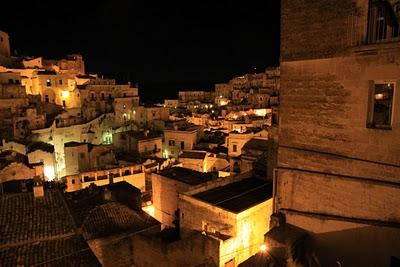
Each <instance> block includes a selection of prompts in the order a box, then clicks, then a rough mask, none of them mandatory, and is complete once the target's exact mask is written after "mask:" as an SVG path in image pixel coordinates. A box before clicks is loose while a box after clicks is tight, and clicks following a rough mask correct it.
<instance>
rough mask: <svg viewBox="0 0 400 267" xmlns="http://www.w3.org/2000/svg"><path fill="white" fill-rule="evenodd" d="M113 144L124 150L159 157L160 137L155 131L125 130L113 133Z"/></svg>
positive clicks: (160, 148)
mask: <svg viewBox="0 0 400 267" xmlns="http://www.w3.org/2000/svg"><path fill="white" fill-rule="evenodd" d="M113 146H114V147H115V148H117V149H119V150H121V151H124V152H136V153H138V154H140V155H143V156H151V155H152V156H157V157H161V153H162V152H161V150H162V138H161V135H160V134H158V133H156V132H150V131H148V130H146V131H126V132H118V133H114V134H113Z"/></svg>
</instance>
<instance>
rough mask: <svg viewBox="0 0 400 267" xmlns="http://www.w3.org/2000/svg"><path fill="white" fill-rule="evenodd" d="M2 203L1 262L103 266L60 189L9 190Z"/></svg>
mask: <svg viewBox="0 0 400 267" xmlns="http://www.w3.org/2000/svg"><path fill="white" fill-rule="evenodd" d="M0 207H1V209H0V259H1V264H0V265H1V266H33V265H44V266H100V264H99V262H98V260H97V258H96V257H95V256H94V255H93V253H92V251H91V250H90V248H89V247H88V245H87V243H86V242H85V241H84V239H83V237H82V236H80V235H77V234H76V233H75V225H74V223H73V220H72V218H71V216H70V215H69V212H68V210H67V208H66V206H65V204H64V201H63V198H62V193H61V192H59V191H58V190H57V189H46V190H45V194H44V197H42V198H34V196H33V193H31V192H29V193H18V194H6V195H3V196H1V197H0Z"/></svg>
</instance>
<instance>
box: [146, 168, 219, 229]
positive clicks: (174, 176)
mask: <svg viewBox="0 0 400 267" xmlns="http://www.w3.org/2000/svg"><path fill="white" fill-rule="evenodd" d="M212 178H213V176H212V175H211V174H208V173H202V172H198V171H194V170H190V169H186V168H182V167H174V168H170V169H165V170H163V171H161V172H160V173H153V174H152V188H153V205H154V210H155V218H156V219H157V220H159V221H160V222H161V223H162V224H163V226H164V227H174V226H175V227H177V225H175V221H176V220H177V219H178V218H179V211H178V195H179V194H180V193H183V192H185V191H188V190H189V189H190V188H192V187H193V186H198V185H200V184H203V183H205V182H207V181H209V180H211V179H212Z"/></svg>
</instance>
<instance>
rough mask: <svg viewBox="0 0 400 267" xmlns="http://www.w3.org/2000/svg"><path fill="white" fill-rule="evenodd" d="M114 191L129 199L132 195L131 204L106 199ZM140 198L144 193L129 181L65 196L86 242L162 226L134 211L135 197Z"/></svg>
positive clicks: (91, 188) (144, 214) (142, 213)
mask: <svg viewBox="0 0 400 267" xmlns="http://www.w3.org/2000/svg"><path fill="white" fill-rule="evenodd" d="M113 191H118V192H119V193H121V192H124V194H125V196H128V197H127V198H125V199H126V200H127V201H129V202H130V203H123V200H122V199H120V200H119V201H120V202H116V201H109V200H105V194H107V192H113ZM118 192H117V194H118ZM140 195H141V192H140V190H139V189H137V188H136V187H134V186H132V185H130V184H128V183H126V182H118V183H114V184H111V185H107V186H96V187H89V188H87V189H85V190H80V191H76V192H71V193H67V194H65V195H64V196H65V200H66V202H67V205H68V207H69V210H70V211H71V215H72V216H73V218H74V220H75V223H76V225H77V227H79V228H80V229H81V231H82V233H83V235H84V237H85V238H86V239H93V238H97V237H103V236H108V235H114V234H119V233H126V232H134V231H137V230H142V229H145V228H147V227H150V226H154V225H159V222H158V221H157V220H155V219H153V218H152V217H150V216H149V215H147V213H144V212H142V211H138V210H133V208H134V202H135V201H137V199H135V198H136V197H137V196H140ZM139 202H140V201H139ZM139 204H140V205H141V203H139Z"/></svg>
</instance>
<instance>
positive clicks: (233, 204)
mask: <svg viewBox="0 0 400 267" xmlns="http://www.w3.org/2000/svg"><path fill="white" fill-rule="evenodd" d="M272 202H273V201H272V183H270V182H266V181H264V180H259V179H256V178H254V177H249V176H246V177H245V176H243V177H237V178H234V179H230V178H226V179H223V180H220V181H211V182H209V183H207V184H205V185H203V186H201V187H197V188H195V189H192V190H190V191H187V192H183V193H182V194H179V211H180V221H179V224H180V226H181V235H182V238H185V236H186V235H188V234H189V235H190V234H191V233H192V232H193V231H197V232H202V234H203V235H205V236H210V237H213V238H215V239H216V240H218V241H219V247H218V249H217V251H218V254H219V259H218V262H217V266H237V265H238V264H240V263H241V262H243V261H245V260H246V259H248V258H249V257H251V256H252V255H254V254H256V253H257V252H258V251H259V248H260V245H261V244H263V242H264V233H266V232H267V231H268V229H269V216H270V215H271V214H272Z"/></svg>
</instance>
